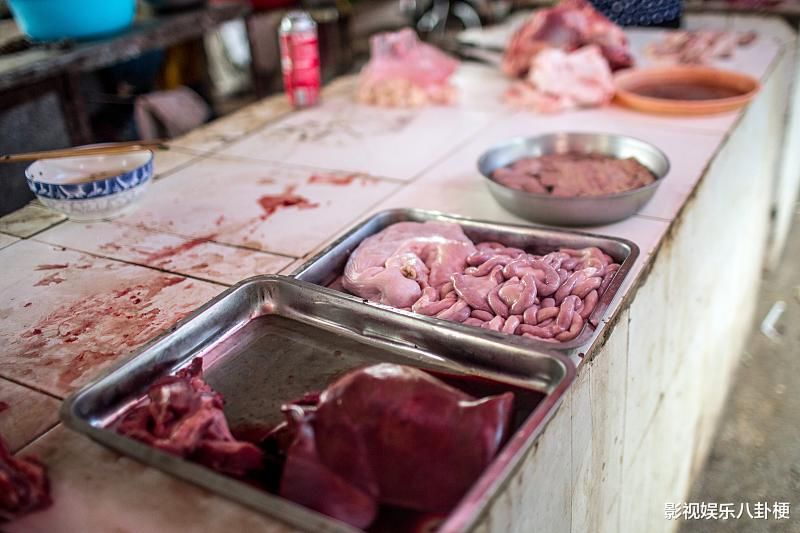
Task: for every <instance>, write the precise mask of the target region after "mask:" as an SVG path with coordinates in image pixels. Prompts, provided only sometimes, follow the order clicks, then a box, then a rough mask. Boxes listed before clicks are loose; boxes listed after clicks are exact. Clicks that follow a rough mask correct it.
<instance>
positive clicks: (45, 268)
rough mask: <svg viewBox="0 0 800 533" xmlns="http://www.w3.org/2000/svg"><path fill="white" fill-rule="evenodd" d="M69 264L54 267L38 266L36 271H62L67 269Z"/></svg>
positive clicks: (54, 265) (53, 265)
mask: <svg viewBox="0 0 800 533" xmlns="http://www.w3.org/2000/svg"><path fill="white" fill-rule="evenodd" d="M68 266H69V263H63V264H60V265H57V264H52V265H37V266H36V268H35V269H34V270H61V269H63V268H67V267H68Z"/></svg>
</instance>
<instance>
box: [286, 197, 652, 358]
mask: <svg viewBox="0 0 800 533" xmlns="http://www.w3.org/2000/svg"><path fill="white" fill-rule="evenodd" d="M395 216H410V217H414V216H417V217H419V218H422V219H425V220H444V221H448V220H449V221H452V222H455V223H457V224H459V221H464V222H470V223H476V224H484V225H491V226H495V227H497V228H499V229H510V230H513V229H518V230H535V231H543V232H547V233H556V234H558V233H560V234H569V235H572V236H575V235H578V236H582V237H588V238H593V239H605V240H610V241H615V242H617V243H620V244H622V245H624V246H627V247H628V249H629V250H630V253H629V254H628V256H627V257H626V258H625V259H624V260H623V262H622V263H620V267H619V270H618V271H617V275H616V276H614V278H613V279H612V281H611V283H610V284H609V286H608V287H607V288H606V291H605V293H603V295H601V297H600V300H599V301H598V305H597V308H595V310H594V311H593V312H592V314H591V315H590V320H588V321H587V323H590V322H591V320H592V319H596V321H597V322H598V325H597V326H596V327H587V325H584V327H583V330H581V333H579V334H578V336H577V337H576V338H574V339H572V340H571V341H566V342H560V343H555V342H547V341H544V340H536V339H531V338H528V337H521V336H519V335H509V334H507V333H498V332H495V331H489V330H480V329H478V328H476V327H474V326H465V325H463V324H460V323H457V322H452V321H449V320H443V319H440V318H435V317H430V316H425V315H420V314H419V313H414V312H412V311H405V310H403V309H397V308H396V307H392V306H388V305H384V304H379V303H377V302H370V301H368V300H366V299H365V298H361V297H358V296H355V295H352V294H350V293H346V292H342V291H335V292H337V293H338V294H341V295H343V297H345V298H349V299H351V300H353V301H358V302H361V303H362V304H364V305H370V306H374V307H378V308H381V309H385V310H388V311H391V312H393V313H400V314H404V315H406V316H413V317H419V318H421V319H424V320H428V321H432V322H434V323H437V324H441V325H445V326H446V327H450V328H453V329H456V330H457V331H461V332H472V333H473V334H478V335H481V336H487V335H488V336H489V337H490V338H500V339H509V340H513V339H518V340H522V341H523V342H525V345H526V346H530V347H531V348H532V349H533V350H535V351H539V352H542V351H545V352H551V351H556V352H567V351H572V350H576V349H578V348H582V347H583V346H586V345H587V344H588V343H589V340H590V339H591V337H592V335H593V334H594V332H595V331H597V330H598V329H601V323H603V318H604V317H605V315H606V312H607V311H608V307H609V306H610V305H611V303H612V301H613V300H614V298H615V297H616V296H617V294H618V293H619V290H620V289H621V287H622V283H623V281H624V280H625V279H626V278H627V276H628V275H629V274H630V272H631V270H632V268H633V266H634V264H635V263H636V260H637V259H638V257H639V255H640V250H639V246H638V245H637V244H636V243H635V242H633V241H631V240H629V239H626V238H623V237H612V236H608V235H600V234H597V233H590V232H586V231H580V230H578V231H573V230H570V229H562V228H553V227H550V226H545V225H542V224H535V223H530V224H509V223H505V222H492V221H488V220H481V219H476V218H472V217H466V216H462V215H453V214H450V213H444V212H441V211H435V210H430V209H418V208H395V209H386V210H382V211H378V212H376V213H373V214H371V215H368V216H367V217H366V218H364V219H362V220H361V221H359V222H356V223H355V224H353V225H352V226H350V228H349V229H347V230H346V231H345V232H344V233H343V234H342V235H340V236H339V237H337V238H336V239H335V240H334V241H332V242H331V243H330V244H328V245H327V246H325V247H324V248H323V249H322V250H320V251H319V252H317V253H315V254H314V255H313V256H312V257H311V258H309V259H308V260H307V261H304V262H303V264H301V265H300V266H298V267H297V268H296V269H294V270H293V271H292V272H291V273H290V274H289V276H290V277H292V278H295V279H300V280H302V277H301V276H302V275H303V274H304V273H305V272H307V271H308V270H310V269H311V268H312V267H313V266H314V265H315V264H316V263H318V262H320V261H321V260H323V259H324V258H325V256H327V255H328V254H331V253H333V252H334V251H335V250H336V249H337V248H339V247H341V246H342V245H343V244H344V243H345V242H346V241H347V240H348V239H349V238H351V237H352V236H353V235H355V234H356V233H358V232H359V231H360V230H361V229H362V228H364V227H365V226H367V225H368V224H370V223H371V222H372V221H373V220H378V219H381V218H384V217H388V218H392V217H395ZM426 217H431V218H426ZM409 220H411V221H413V220H415V219H407V221H409ZM398 222H399V221H398ZM459 225H460V224H459ZM386 227H388V226H386ZM359 244H360V243H359ZM620 274H621V275H620ZM326 288H327V287H326ZM612 289H613V290H612ZM606 295H608V296H606ZM620 296H621V297H624V294H620ZM477 332H480V333H477ZM495 335H500V337H495Z"/></svg>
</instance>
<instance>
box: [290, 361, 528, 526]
mask: <svg viewBox="0 0 800 533" xmlns="http://www.w3.org/2000/svg"><path fill="white" fill-rule="evenodd" d="M513 403H514V395H513V394H512V393H510V392H507V393H505V394H502V395H499V396H490V397H487V398H482V399H475V398H473V397H471V396H469V395H467V394H465V393H463V392H461V391H459V390H457V389H454V388H452V387H450V386H448V385H445V384H444V383H442V382H441V381H439V380H438V379H436V378H434V377H433V376H431V375H430V374H428V373H426V372H423V371H421V370H417V369H414V368H409V367H404V366H399V365H394V364H379V365H375V366H371V367H368V368H364V369H360V370H356V371H353V372H350V373H348V374H346V375H345V376H343V377H342V378H340V379H339V380H337V381H336V382H335V383H333V384H332V385H331V386H329V387H328V388H327V389H326V390H325V391H323V392H322V393H321V394H320V398H319V404H318V405H317V406H316V408H314V407H308V406H298V405H290V406H287V407H285V410H286V411H287V415H288V418H289V421H290V423H291V424H295V425H296V436H295V438H294V441H293V442H292V444H291V446H290V447H289V449H288V452H287V458H286V465H285V467H284V470H283V477H282V480H281V495H282V496H284V497H287V498H289V499H292V500H293V501H295V502H297V503H299V504H301V505H305V506H308V507H311V508H313V509H316V510H319V511H322V512H325V513H326V514H329V515H331V516H334V517H335V518H338V519H339V520H342V521H344V522H347V523H349V524H351V525H353V526H356V527H360V528H365V527H367V526H368V525H369V524H370V522H371V521H372V520H373V519H374V516H375V510H376V509H377V506H378V504H379V503H380V504H387V505H392V506H398V507H403V508H406V509H413V510H417V511H449V510H450V509H451V508H452V507H454V506H455V505H456V504H457V503H458V501H459V500H460V499H461V498H462V496H463V495H464V493H465V492H466V491H467V490H468V489H469V487H470V486H471V485H472V484H473V483H474V482H475V480H476V479H477V478H478V476H480V474H481V473H482V472H483V470H484V469H485V468H486V467H487V466H488V465H489V463H490V462H491V461H492V459H493V458H494V456H495V455H496V454H497V452H498V450H499V449H500V446H501V445H502V444H503V442H504V441H505V439H506V436H507V433H508V430H509V421H510V417H511V413H512V407H513ZM301 412H302V413H304V417H303V418H302V419H301V417H300V415H299V413H301ZM298 420H301V421H299V422H298ZM409 450H412V451H413V453H409Z"/></svg>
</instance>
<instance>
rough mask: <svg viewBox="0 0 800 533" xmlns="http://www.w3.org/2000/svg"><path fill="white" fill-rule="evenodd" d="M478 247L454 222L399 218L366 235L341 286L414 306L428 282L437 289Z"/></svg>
mask: <svg viewBox="0 0 800 533" xmlns="http://www.w3.org/2000/svg"><path fill="white" fill-rule="evenodd" d="M474 251H475V247H474V246H473V244H472V241H470V240H469V239H468V238H467V237H466V235H464V232H463V231H462V230H461V228H460V227H459V226H458V225H456V224H445V223H439V222H423V223H419V222H400V223H397V224H393V225H392V226H389V227H388V228H386V229H385V230H383V231H381V232H380V233H377V234H375V235H372V236H371V237H368V238H366V239H364V241H363V242H362V243H361V244H360V245H359V246H358V248H356V250H355V251H354V252H353V253H352V254H351V255H350V259H349V260H348V261H347V265H346V266H345V269H344V277H343V278H342V285H343V286H344V288H345V289H346V290H348V291H350V292H353V293H354V294H358V295H359V296H362V297H364V298H368V299H369V300H372V301H376V302H380V303H382V304H386V305H392V306H394V307H411V306H412V305H413V304H414V302H416V301H417V300H418V299H419V298H420V296H422V289H423V288H424V287H427V286H432V287H434V288H437V289H438V288H439V287H441V286H442V285H444V284H445V283H447V282H448V281H449V280H450V276H451V275H452V274H454V273H456V272H461V271H462V270H463V269H464V267H465V265H466V258H467V256H468V255H470V254H471V253H473V252H474Z"/></svg>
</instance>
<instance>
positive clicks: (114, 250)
mask: <svg viewBox="0 0 800 533" xmlns="http://www.w3.org/2000/svg"><path fill="white" fill-rule="evenodd" d="M36 240H38V241H41V242H46V243H49V244H55V245H59V246H65V247H67V248H72V249H75V250H80V251H83V252H89V253H92V254H95V255H101V256H105V257H110V258H112V259H119V260H122V261H127V262H131V263H137V264H140V265H146V266H151V267H155V268H158V269H160V270H166V271H168V272H175V273H177V274H183V275H188V276H192V277H196V278H201V279H206V280H210V281H215V282H218V283H225V284H228V285H232V284H234V283H237V282H239V281H241V280H242V279H244V278H249V277H250V276H256V275H260V274H274V273H276V272H278V271H280V270H282V269H284V268H286V266H287V265H289V263H291V262H292V260H291V259H290V258H288V257H283V256H278V255H273V254H268V253H265V252H259V251H256V250H248V249H244V248H238V247H232V246H227V245H222V244H217V243H215V242H213V241H207V240H203V239H187V238H185V237H178V236H176V235H170V234H167V233H162V232H159V231H153V230H148V229H144V228H141V227H138V226H129V225H124V224H119V223H116V222H92V223H77V222H65V223H64V224H61V225H59V226H56V227H55V228H52V229H50V230H48V231H45V232H44V233H41V234H39V235H37V237H36Z"/></svg>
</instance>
